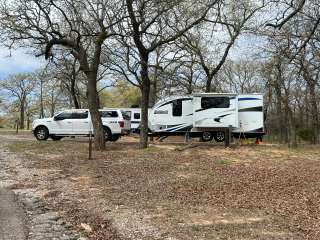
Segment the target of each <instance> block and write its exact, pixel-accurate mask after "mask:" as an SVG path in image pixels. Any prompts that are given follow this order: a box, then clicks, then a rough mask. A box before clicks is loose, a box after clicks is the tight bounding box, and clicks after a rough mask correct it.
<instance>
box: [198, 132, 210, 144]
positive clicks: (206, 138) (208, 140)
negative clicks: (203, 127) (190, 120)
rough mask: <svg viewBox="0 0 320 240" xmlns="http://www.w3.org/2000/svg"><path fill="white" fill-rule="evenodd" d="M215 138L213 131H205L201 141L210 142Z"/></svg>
mask: <svg viewBox="0 0 320 240" xmlns="http://www.w3.org/2000/svg"><path fill="white" fill-rule="evenodd" d="M212 139H213V133H212V132H203V133H202V135H201V141H202V142H210V141H212Z"/></svg>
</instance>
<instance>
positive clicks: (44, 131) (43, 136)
mask: <svg viewBox="0 0 320 240" xmlns="http://www.w3.org/2000/svg"><path fill="white" fill-rule="evenodd" d="M34 136H35V137H36V139H37V140H38V141H45V140H47V139H48V138H49V130H48V128H46V127H44V126H40V127H37V128H36V129H35V130H34Z"/></svg>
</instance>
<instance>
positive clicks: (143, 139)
mask: <svg viewBox="0 0 320 240" xmlns="http://www.w3.org/2000/svg"><path fill="white" fill-rule="evenodd" d="M140 74H141V80H142V86H141V95H142V97H141V125H140V148H147V147H148V107H149V93H150V79H149V73H148V55H146V56H143V57H142V63H141V71H140Z"/></svg>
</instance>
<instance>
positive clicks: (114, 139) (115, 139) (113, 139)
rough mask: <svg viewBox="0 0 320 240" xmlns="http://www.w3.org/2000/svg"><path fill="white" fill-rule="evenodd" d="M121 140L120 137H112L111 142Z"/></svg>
mask: <svg viewBox="0 0 320 240" xmlns="http://www.w3.org/2000/svg"><path fill="white" fill-rule="evenodd" d="M119 138H120V135H112V136H111V139H110V142H116V141H117V140H118V139H119Z"/></svg>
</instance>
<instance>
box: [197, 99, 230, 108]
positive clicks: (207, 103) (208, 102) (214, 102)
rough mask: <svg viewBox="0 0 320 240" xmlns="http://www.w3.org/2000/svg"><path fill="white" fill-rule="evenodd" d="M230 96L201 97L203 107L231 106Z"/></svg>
mask: <svg viewBox="0 0 320 240" xmlns="http://www.w3.org/2000/svg"><path fill="white" fill-rule="evenodd" d="M229 107H230V98H229V97H203V98H201V108H203V109H209V108H229Z"/></svg>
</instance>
